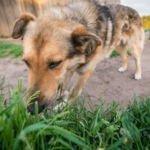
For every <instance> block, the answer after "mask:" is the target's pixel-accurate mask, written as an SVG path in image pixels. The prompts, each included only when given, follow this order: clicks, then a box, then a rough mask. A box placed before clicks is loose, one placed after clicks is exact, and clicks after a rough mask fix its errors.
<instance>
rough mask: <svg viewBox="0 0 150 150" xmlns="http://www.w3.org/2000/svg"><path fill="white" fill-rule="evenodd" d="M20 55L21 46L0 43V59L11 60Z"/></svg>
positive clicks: (21, 51) (21, 52) (21, 53)
mask: <svg viewBox="0 0 150 150" xmlns="http://www.w3.org/2000/svg"><path fill="white" fill-rule="evenodd" d="M22 55H23V49H22V45H17V44H11V43H7V42H2V43H0V57H7V56H12V58H16V57H18V56H22Z"/></svg>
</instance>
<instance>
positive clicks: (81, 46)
mask: <svg viewBox="0 0 150 150" xmlns="http://www.w3.org/2000/svg"><path fill="white" fill-rule="evenodd" d="M71 38H72V42H73V45H74V47H75V49H76V50H79V51H80V52H82V53H85V54H86V55H90V54H91V53H92V52H94V51H95V49H96V48H97V46H99V45H101V41H102V40H101V38H99V37H98V36H96V35H95V34H93V33H91V32H88V31H87V30H86V29H85V27H84V26H83V25H77V26H76V27H75V29H74V31H73V33H72V34H71Z"/></svg>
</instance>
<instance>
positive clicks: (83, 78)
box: [68, 69, 94, 102]
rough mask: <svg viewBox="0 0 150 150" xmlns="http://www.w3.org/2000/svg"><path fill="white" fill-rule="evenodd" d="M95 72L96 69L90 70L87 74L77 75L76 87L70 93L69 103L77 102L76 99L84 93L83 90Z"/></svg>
mask: <svg viewBox="0 0 150 150" xmlns="http://www.w3.org/2000/svg"><path fill="white" fill-rule="evenodd" d="M93 71H94V69H92V70H89V71H88V72H86V73H78V74H77V77H76V80H75V83H74V86H73V87H72V90H71V91H70V93H69V97H68V99H69V102H74V101H75V100H76V97H77V96H79V95H80V93H81V92H82V88H83V87H84V86H85V85H86V83H87V81H88V79H89V77H90V76H91V74H92V73H93Z"/></svg>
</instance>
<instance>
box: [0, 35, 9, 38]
mask: <svg viewBox="0 0 150 150" xmlns="http://www.w3.org/2000/svg"><path fill="white" fill-rule="evenodd" d="M9 37H10V36H5V35H1V36H0V38H2V39H6V38H9Z"/></svg>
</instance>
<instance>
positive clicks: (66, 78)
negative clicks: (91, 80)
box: [62, 70, 74, 93]
mask: <svg viewBox="0 0 150 150" xmlns="http://www.w3.org/2000/svg"><path fill="white" fill-rule="evenodd" d="M73 74H74V71H72V70H68V71H67V72H66V74H65V76H64V78H63V87H62V93H63V92H65V91H66V90H67V87H68V85H69V83H70V81H71V78H72V76H73Z"/></svg>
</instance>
